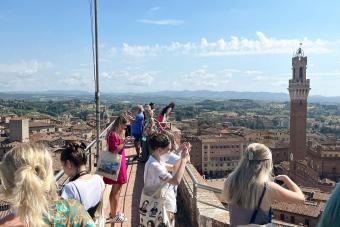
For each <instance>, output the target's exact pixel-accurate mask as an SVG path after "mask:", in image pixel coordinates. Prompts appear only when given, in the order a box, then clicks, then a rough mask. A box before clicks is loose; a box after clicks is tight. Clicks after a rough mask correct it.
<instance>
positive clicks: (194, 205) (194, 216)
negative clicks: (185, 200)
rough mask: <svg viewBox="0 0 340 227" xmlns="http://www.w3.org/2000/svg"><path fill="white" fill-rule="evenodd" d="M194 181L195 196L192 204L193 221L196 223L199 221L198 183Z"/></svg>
mask: <svg viewBox="0 0 340 227" xmlns="http://www.w3.org/2000/svg"><path fill="white" fill-rule="evenodd" d="M192 183H193V198H192V204H193V213H194V215H193V220H192V223H193V224H194V225H195V223H197V222H198V221H197V183H196V182H192Z"/></svg>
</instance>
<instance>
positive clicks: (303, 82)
mask: <svg viewBox="0 0 340 227" xmlns="http://www.w3.org/2000/svg"><path fill="white" fill-rule="evenodd" d="M301 45H302V44H301V43H300V48H299V49H298V50H297V51H296V52H295V53H294V56H293V58H292V66H293V68H292V70H293V72H292V73H293V75H292V79H290V80H289V87H288V91H289V96H290V151H289V153H290V160H291V161H293V160H294V161H297V160H305V157H306V152H307V151H306V149H307V148H306V123H307V97H308V93H309V90H310V85H309V79H306V69H307V57H305V56H304V52H303V50H302V48H301Z"/></svg>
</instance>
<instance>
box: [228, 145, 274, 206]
mask: <svg viewBox="0 0 340 227" xmlns="http://www.w3.org/2000/svg"><path fill="white" fill-rule="evenodd" d="M272 170H273V162H272V154H271V151H270V150H269V148H268V147H267V146H265V145H264V144H260V143H252V144H250V145H249V146H248V147H247V149H246V150H245V152H244V154H243V157H242V158H241V160H240V162H239V164H238V166H237V167H236V169H235V170H234V171H233V172H232V173H231V174H230V175H229V177H228V178H227V180H226V182H225V192H226V195H225V197H226V198H227V199H228V201H229V202H230V203H231V204H236V205H238V206H240V207H243V208H247V209H255V208H256V206H257V203H258V201H259V197H260V195H261V192H262V190H263V187H264V184H265V182H267V181H269V180H271V176H272Z"/></svg>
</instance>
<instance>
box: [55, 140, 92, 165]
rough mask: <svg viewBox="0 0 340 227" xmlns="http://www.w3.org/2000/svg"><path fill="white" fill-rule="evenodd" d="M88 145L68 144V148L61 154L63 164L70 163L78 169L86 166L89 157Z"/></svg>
mask: <svg viewBox="0 0 340 227" xmlns="http://www.w3.org/2000/svg"><path fill="white" fill-rule="evenodd" d="M85 149H86V145H85V144H84V143H68V144H67V147H66V148H65V149H64V150H63V151H62V152H61V154H60V160H61V161H62V162H66V161H67V160H68V161H70V162H71V163H72V164H73V165H75V166H76V167H77V168H78V167H80V166H82V165H86V163H87V155H86V154H85V151H84V150H85Z"/></svg>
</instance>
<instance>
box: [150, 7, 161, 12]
mask: <svg viewBox="0 0 340 227" xmlns="http://www.w3.org/2000/svg"><path fill="white" fill-rule="evenodd" d="M160 9H161V7H159V6H155V7H152V8H150V9H149V11H150V12H155V11H158V10H160Z"/></svg>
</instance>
